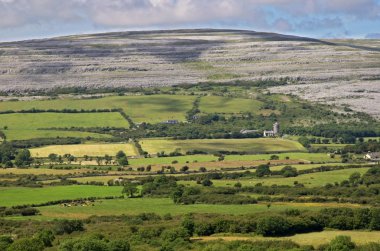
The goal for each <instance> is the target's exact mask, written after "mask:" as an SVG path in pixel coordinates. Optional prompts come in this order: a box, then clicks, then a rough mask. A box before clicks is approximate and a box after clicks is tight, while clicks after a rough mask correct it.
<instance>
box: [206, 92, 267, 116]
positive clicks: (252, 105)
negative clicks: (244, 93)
mask: <svg viewBox="0 0 380 251" xmlns="http://www.w3.org/2000/svg"><path fill="white" fill-rule="evenodd" d="M261 105H262V102H260V101H258V100H254V99H243V98H228V97H220V96H206V97H202V98H201V101H200V104H199V109H200V110H201V112H204V113H242V112H252V113H259V111H260V107H261Z"/></svg>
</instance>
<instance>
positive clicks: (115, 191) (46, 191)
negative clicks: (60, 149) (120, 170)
mask: <svg viewBox="0 0 380 251" xmlns="http://www.w3.org/2000/svg"><path fill="white" fill-rule="evenodd" d="M121 190H122V188H121V187H117V186H115V187H112V186H111V187H108V186H86V185H85V186H51V187H49V186H48V187H43V188H26V187H6V188H0V206H6V207H10V206H16V205H25V204H38V203H44V202H48V201H56V200H63V199H79V198H87V197H106V196H121Z"/></svg>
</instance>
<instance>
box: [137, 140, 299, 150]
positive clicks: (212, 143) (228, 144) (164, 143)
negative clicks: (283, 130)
mask: <svg viewBox="0 0 380 251" xmlns="http://www.w3.org/2000/svg"><path fill="white" fill-rule="evenodd" d="M140 144H141V146H142V148H143V150H144V151H147V152H149V153H151V154H155V153H157V152H161V151H165V152H167V153H169V152H173V151H176V150H179V151H181V152H182V153H185V152H187V151H190V150H195V149H196V150H201V151H205V152H209V153H216V152H218V151H241V152H247V153H265V152H291V151H305V148H304V147H303V146H302V145H301V144H300V143H298V142H296V141H291V140H284V139H274V138H259V139H204V140H203V139H202V140H170V139H144V140H141V141H140Z"/></svg>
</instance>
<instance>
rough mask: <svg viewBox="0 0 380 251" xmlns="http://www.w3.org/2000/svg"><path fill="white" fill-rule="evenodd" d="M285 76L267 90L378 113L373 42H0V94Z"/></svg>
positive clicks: (164, 34) (159, 36)
mask: <svg viewBox="0 0 380 251" xmlns="http://www.w3.org/2000/svg"><path fill="white" fill-rule="evenodd" d="M280 77H290V78H291V79H294V80H297V82H296V83H297V85H289V86H281V87H274V88H271V89H270V90H271V91H272V92H285V93H293V94H297V95H300V96H302V97H304V98H308V99H311V100H315V101H320V102H333V103H337V104H343V105H346V104H347V105H349V106H351V107H352V108H353V109H356V110H360V111H365V112H369V113H371V114H373V115H374V116H379V115H380V105H379V104H380V82H379V81H380V40H329V41H321V40H316V39H309V38H302V37H295V36H286V35H281V34H274V33H261V32H253V31H236V30H175V31H145V32H118V33H105V34H94V35H81V36H67V37H59V38H53V39H44V40H29V41H21V42H12V43H1V44H0V91H12V92H14V91H16V92H17V91H20V92H25V91H28V90H38V89H49V88H55V87H68V86H87V87H90V88H96V87H120V86H164V85H175V84H183V83H198V82H203V81H220V82H224V81H231V80H235V79H241V80H254V79H266V78H280Z"/></svg>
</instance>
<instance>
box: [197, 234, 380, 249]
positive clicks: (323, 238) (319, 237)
mask: <svg viewBox="0 0 380 251" xmlns="http://www.w3.org/2000/svg"><path fill="white" fill-rule="evenodd" d="M338 235H346V236H350V237H351V239H352V241H354V242H355V243H356V244H366V243H369V242H380V231H372V232H369V231H339V230H336V231H333V230H326V231H322V232H313V233H306V234H296V235H292V236H287V237H262V236H241V235H214V236H202V237H195V238H194V240H197V241H217V240H224V241H237V240H250V241H262V240H291V241H294V242H296V243H298V244H299V245H313V246H314V247H318V246H320V245H321V244H327V243H329V242H330V241H331V240H332V239H334V238H335V237H336V236H338Z"/></svg>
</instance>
